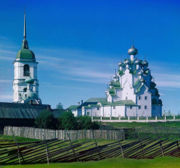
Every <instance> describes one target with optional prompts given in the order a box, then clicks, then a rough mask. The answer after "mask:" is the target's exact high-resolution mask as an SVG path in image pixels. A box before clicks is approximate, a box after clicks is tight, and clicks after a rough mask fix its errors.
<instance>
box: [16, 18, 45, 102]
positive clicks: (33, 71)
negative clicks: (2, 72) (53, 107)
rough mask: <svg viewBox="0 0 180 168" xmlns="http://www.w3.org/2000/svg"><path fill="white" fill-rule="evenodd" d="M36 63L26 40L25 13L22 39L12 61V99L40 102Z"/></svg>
mask: <svg viewBox="0 0 180 168" xmlns="http://www.w3.org/2000/svg"><path fill="white" fill-rule="evenodd" d="M37 64H38V62H37V61H36V58H35V55H34V53H33V52H32V51H31V50H30V49H29V47H28V42H27V40H26V15H24V39H23V42H22V48H21V49H20V50H19V52H18V53H17V56H16V59H15V61H14V81H13V91H14V95H13V101H14V102H16V103H30V104H41V100H40V98H39V96H38V86H39V83H38V79H37Z"/></svg>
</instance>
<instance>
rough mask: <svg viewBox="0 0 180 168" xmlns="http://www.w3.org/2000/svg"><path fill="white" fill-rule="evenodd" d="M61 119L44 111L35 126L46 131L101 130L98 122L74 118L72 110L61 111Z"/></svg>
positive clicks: (83, 117)
mask: <svg viewBox="0 0 180 168" xmlns="http://www.w3.org/2000/svg"><path fill="white" fill-rule="evenodd" d="M59 114H60V115H59V117H57V118H55V117H54V115H53V113H52V112H51V111H48V110H44V111H42V112H41V113H40V114H39V116H38V117H37V118H36V120H35V126H36V127H38V128H46V129H63V130H78V129H99V127H100V125H99V124H98V123H97V122H92V121H91V118H90V117H89V116H79V117H74V115H73V113H72V112H71V111H70V110H63V109H59Z"/></svg>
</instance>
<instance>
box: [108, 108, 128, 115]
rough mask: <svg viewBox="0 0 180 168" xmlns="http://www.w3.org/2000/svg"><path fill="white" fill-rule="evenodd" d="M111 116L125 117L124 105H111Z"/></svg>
mask: <svg viewBox="0 0 180 168" xmlns="http://www.w3.org/2000/svg"><path fill="white" fill-rule="evenodd" d="M111 108H112V117H125V106H112V107H111Z"/></svg>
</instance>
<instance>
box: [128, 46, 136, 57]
mask: <svg viewBox="0 0 180 168" xmlns="http://www.w3.org/2000/svg"><path fill="white" fill-rule="evenodd" d="M137 53H138V50H137V49H136V48H135V47H134V46H132V47H131V48H130V49H129V50H128V54H129V55H136V54H137Z"/></svg>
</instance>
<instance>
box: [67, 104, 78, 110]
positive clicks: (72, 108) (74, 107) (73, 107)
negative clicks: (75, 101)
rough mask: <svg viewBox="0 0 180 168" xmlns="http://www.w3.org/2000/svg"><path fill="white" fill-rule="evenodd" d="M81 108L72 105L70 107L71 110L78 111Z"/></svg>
mask: <svg viewBox="0 0 180 168" xmlns="http://www.w3.org/2000/svg"><path fill="white" fill-rule="evenodd" d="M78 107H79V105H71V106H69V107H68V109H69V110H76V109H77V108H78Z"/></svg>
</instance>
